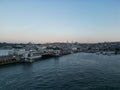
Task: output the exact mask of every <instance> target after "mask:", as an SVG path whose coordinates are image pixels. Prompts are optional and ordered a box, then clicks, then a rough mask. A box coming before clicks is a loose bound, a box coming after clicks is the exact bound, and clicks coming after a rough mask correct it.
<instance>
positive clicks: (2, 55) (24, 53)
mask: <svg viewBox="0 0 120 90" xmlns="http://www.w3.org/2000/svg"><path fill="white" fill-rule="evenodd" d="M108 46H109V47H108ZM119 48H120V43H119V42H111V43H98V44H80V43H77V42H75V43H69V42H66V43H47V44H33V43H28V44H10V45H9V44H6V45H4V46H2V47H0V65H4V64H10V63H24V62H27V63H28V62H34V61H36V60H41V59H46V58H51V57H60V56H63V55H68V54H73V53H78V52H84V53H95V54H96V55H100V54H102V55H108V56H111V55H117V54H120V49H119Z"/></svg>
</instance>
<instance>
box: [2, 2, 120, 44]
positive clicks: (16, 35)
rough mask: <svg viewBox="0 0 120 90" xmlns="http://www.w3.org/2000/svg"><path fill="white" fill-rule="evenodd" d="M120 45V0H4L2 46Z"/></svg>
mask: <svg viewBox="0 0 120 90" xmlns="http://www.w3.org/2000/svg"><path fill="white" fill-rule="evenodd" d="M67 41H69V42H81V43H94V42H105V41H106V42H109V41H120V0H0V42H22V43H26V42H34V43H46V42H67Z"/></svg>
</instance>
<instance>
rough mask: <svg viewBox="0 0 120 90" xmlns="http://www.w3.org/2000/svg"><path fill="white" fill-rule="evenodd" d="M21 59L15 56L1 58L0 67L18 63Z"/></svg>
mask: <svg viewBox="0 0 120 90" xmlns="http://www.w3.org/2000/svg"><path fill="white" fill-rule="evenodd" d="M20 60H21V58H20V57H19V56H17V55H14V56H13V55H11V56H1V57H0V65H3V64H10V63H17V62H20Z"/></svg>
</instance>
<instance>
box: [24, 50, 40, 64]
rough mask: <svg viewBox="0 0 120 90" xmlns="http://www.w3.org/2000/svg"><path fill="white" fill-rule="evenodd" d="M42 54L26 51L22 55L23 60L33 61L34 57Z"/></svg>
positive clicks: (38, 57)
mask: <svg viewBox="0 0 120 90" xmlns="http://www.w3.org/2000/svg"><path fill="white" fill-rule="evenodd" d="M41 57H42V55H40V53H38V52H28V53H26V54H25V55H24V60H25V62H33V61H34V60H36V59H40V58H41Z"/></svg>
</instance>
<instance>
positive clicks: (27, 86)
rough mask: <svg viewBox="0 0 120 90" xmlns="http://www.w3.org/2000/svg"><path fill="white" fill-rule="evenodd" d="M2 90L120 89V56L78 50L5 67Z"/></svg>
mask: <svg viewBox="0 0 120 90" xmlns="http://www.w3.org/2000/svg"><path fill="white" fill-rule="evenodd" d="M0 90H120V55H115V56H104V55H95V54H87V53H77V54H71V55H66V56H62V57H59V58H51V59H46V60H41V61H37V62H34V63H29V64H17V65H6V66H2V67H0Z"/></svg>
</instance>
